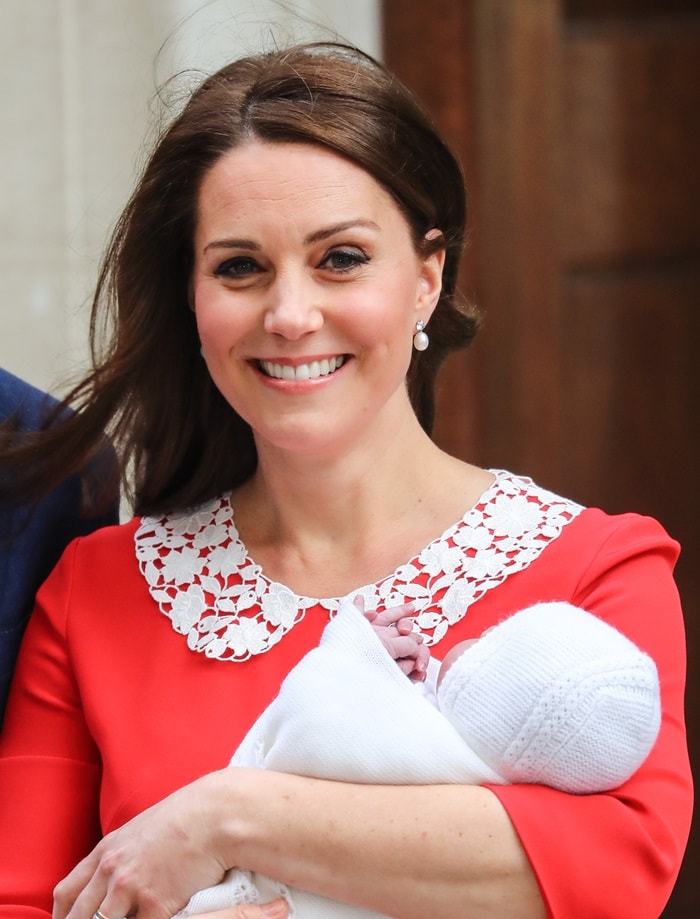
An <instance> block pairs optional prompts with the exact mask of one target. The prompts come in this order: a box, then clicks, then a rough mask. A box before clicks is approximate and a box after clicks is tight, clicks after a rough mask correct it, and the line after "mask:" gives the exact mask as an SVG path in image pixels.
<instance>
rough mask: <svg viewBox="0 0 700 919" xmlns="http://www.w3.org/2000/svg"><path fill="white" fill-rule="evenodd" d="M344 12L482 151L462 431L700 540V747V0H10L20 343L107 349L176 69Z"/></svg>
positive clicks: (8, 174) (56, 353) (5, 274)
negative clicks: (116, 237)
mask: <svg viewBox="0 0 700 919" xmlns="http://www.w3.org/2000/svg"><path fill="white" fill-rule="evenodd" d="M334 33H337V34H339V35H340V36H342V37H344V38H346V39H348V40H350V41H352V42H354V43H356V44H358V45H359V46H360V47H362V48H363V49H365V50H367V51H369V52H370V53H372V54H374V55H376V56H378V57H382V58H383V59H385V60H386V61H387V63H388V64H389V65H390V66H391V67H392V68H393V69H394V70H395V71H396V72H397V73H398V75H399V76H400V77H401V78H402V79H403V80H404V81H405V82H406V83H407V84H408V85H409V86H411V87H412V88H413V89H414V90H415V92H416V93H417V94H418V95H419V97H421V98H422V99H423V101H424V102H425V103H426V105H427V107H428V108H429V109H430V111H431V112H432V114H433V116H434V117H435V120H436V121H437V123H438V125H439V126H440V127H441V129H442V131H443V133H444V134H445V135H446V136H447V137H448V139H449V140H450V141H451V143H452V146H453V147H454V148H455V150H456V151H457V152H458V154H459V156H460V158H461V160H462V162H463V164H464V168H465V173H466V176H467V184H468V187H469V190H470V201H471V220H470V231H471V244H470V247H469V250H468V252H467V255H466V257H465V260H464V266H463V274H462V288H463V290H464V292H465V294H466V295H467V296H468V297H470V298H471V299H474V300H475V301H476V302H477V303H478V304H479V305H480V307H481V308H482V309H483V311H484V314H485V326H484V329H483V332H482V333H481V335H480V336H479V339H478V340H477V342H476V344H475V345H474V347H473V348H472V349H471V350H470V351H469V352H467V353H465V354H460V355H456V356H454V357H453V358H452V359H451V360H450V362H449V364H448V366H447V367H446V368H445V371H444V373H443V375H442V379H441V390H440V394H439V414H438V419H439V422H438V427H437V431H436V439H437V440H438V441H439V442H440V443H441V444H442V445H443V446H444V447H445V448H446V449H448V450H450V451H451V452H453V453H455V454H456V455H458V456H461V457H463V458H465V459H470V460H471V461H473V462H477V463H480V464H482V465H489V466H497V467H504V468H510V469H512V470H513V471H515V472H519V473H524V474H528V475H531V476H532V477H533V478H535V479H536V480H538V481H539V482H540V483H541V484H542V485H544V486H546V487H548V488H551V489H553V490H555V491H558V492H560V493H563V494H566V495H568V496H570V497H572V498H574V499H576V500H578V501H580V502H582V503H584V504H592V505H597V506H601V507H603V508H604V509H606V510H608V511H610V512H621V511H629V510H635V511H639V512H641V513H649V514H652V515H653V516H655V517H657V518H658V519H659V520H660V521H661V522H662V523H663V525H664V526H665V527H666V528H667V529H668V531H669V532H670V533H671V534H672V535H673V536H674V537H675V538H676V539H678V540H679V541H680V542H681V543H682V545H683V553H682V556H681V561H680V563H679V566H678V584H679V589H680V591H681V595H682V598H683V602H684V609H685V615H686V626H687V634H688V648H689V655H688V656H689V675H688V692H687V717H688V725H689V736H690V746H691V757H692V759H693V761H694V762H695V763H698V762H700V667H698V661H700V527H699V525H698V521H700V488H699V486H698V484H697V480H696V478H695V476H696V474H697V467H698V460H699V458H700V169H699V168H698V164H699V163H700V120H699V117H698V115H699V113H700V2H699V0H663V2H660V0H431V3H430V4H426V3H425V2H421V0H351V2H349V0H340V2H330V0H326V2H323V0H318V2H311V0H308V2H296V3H281V2H272V0H270V2H243V0H241V2H232V0H213V2H208V3H207V2H204V0H199V2H195V0H111V2H107V0H33V2H32V3H31V4H28V3H26V2H25V0H0V87H2V89H1V90H0V164H1V165H0V189H1V191H2V193H1V194H0V242H1V244H0V365H2V366H4V367H5V368H7V369H8V370H10V371H12V372H13V373H16V374H18V375H19V376H22V377H24V378H26V379H28V380H29V381H30V382H32V383H34V384H35V385H37V386H39V387H41V388H44V389H48V390H50V391H52V392H54V393H56V394H61V393H62V392H64V391H65V388H66V377H67V375H68V374H70V375H73V374H74V373H75V371H76V369H77V368H80V367H81V366H84V362H85V360H86V348H85V339H86V328H87V317H88V308H87V306H86V304H87V302H88V300H89V295H90V290H91V287H92V285H93V284H94V280H95V276H96V271H97V265H98V261H99V257H100V253H101V251H102V248H103V245H104V241H105V238H106V236H107V233H108V231H109V228H110V227H111V225H112V224H113V222H114V220H115V219H116V217H117V215H118V213H119V210H120V209H121V207H122V206H123V204H124V203H125V201H126V199H127V197H128V194H129V191H130V189H131V187H132V184H133V181H134V178H135V175H136V174H137V173H138V170H139V167H140V165H141V163H142V162H143V159H144V156H145V154H146V152H147V150H148V138H149V132H151V131H152V130H153V125H154V124H157V123H158V120H159V119H161V118H162V117H163V116H164V106H163V104H162V102H161V101H160V100H159V98H158V94H157V90H158V88H159V87H161V86H163V85H164V84H165V83H166V81H168V80H169V78H170V77H172V76H173V75H174V74H178V73H181V72H183V71H184V72H185V75H184V76H183V77H182V78H181V79H182V80H184V81H185V82H184V85H188V80H191V78H192V76H193V74H192V71H195V72H196V71H200V72H201V71H204V72H209V71H211V70H212V69H215V68H216V67H217V66H219V65H220V64H221V63H223V62H224V61H225V60H226V59H228V58H230V57H233V56H236V55H238V54H239V53H241V52H243V51H246V50H257V49H259V48H260V47H269V46H270V45H272V44H274V43H278V44H283V43H285V42H287V41H289V40H293V39H297V38H301V37H329V35H331V36H332V35H333V34H334ZM188 74H189V75H188ZM179 85H182V83H181V82H180V80H178V81H176V82H175V84H174V86H175V88H177V86H179ZM169 95H170V92H169V90H168V91H166V93H165V98H168V96H169ZM175 95H177V93H176V94H175ZM165 115H166V117H167V109H166V110H165ZM696 823H697V821H696ZM698 871H700V830H699V829H698V827H697V826H696V827H695V829H694V831H693V834H692V836H691V842H690V846H689V848H688V853H687V856H686V860H685V863H684V867H683V870H682V872H681V876H680V879H679V882H678V884H677V887H676V890H675V892H674V895H673V898H672V900H671V903H670V904H669V906H668V908H667V910H666V912H665V913H664V917H665V919H698V917H699V916H700V884H698V882H697V874H698Z"/></svg>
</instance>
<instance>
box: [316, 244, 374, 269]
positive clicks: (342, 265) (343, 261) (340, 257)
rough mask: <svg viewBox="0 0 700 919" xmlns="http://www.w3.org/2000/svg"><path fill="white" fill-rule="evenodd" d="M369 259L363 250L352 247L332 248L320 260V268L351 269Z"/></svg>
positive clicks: (364, 263)
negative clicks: (358, 250)
mask: <svg viewBox="0 0 700 919" xmlns="http://www.w3.org/2000/svg"><path fill="white" fill-rule="evenodd" d="M368 261H369V259H368V258H367V256H366V255H365V254H364V253H363V252H357V251H356V250H354V249H334V250H333V251H332V252H329V253H328V255H327V256H326V257H325V258H324V259H323V261H322V262H321V267H322V268H331V269H333V271H351V270H352V269H353V268H356V267H357V266H358V265H366V264H367V262H368Z"/></svg>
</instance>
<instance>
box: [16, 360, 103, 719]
mask: <svg viewBox="0 0 700 919" xmlns="http://www.w3.org/2000/svg"><path fill="white" fill-rule="evenodd" d="M55 404H56V402H55V400H54V399H52V398H51V397H49V396H47V395H46V394H45V393H43V392H41V391H40V390H38V389H35V388H34V387H33V386H30V385H29V384H27V383H25V382H24V381H22V380H20V379H18V378H17V377H15V376H13V375H12V374H10V373H7V371H4V370H1V369H0V422H1V421H4V420H6V419H7V418H9V417H10V416H13V417H15V418H16V419H17V420H18V422H19V424H20V426H21V428H22V429H23V430H25V431H29V430H35V429H37V428H39V427H40V426H41V424H42V422H43V420H44V418H45V417H46V414H47V412H49V411H50V410H51V409H52V408H53V407H54V406H55ZM97 462H99V463H100V464H102V463H105V464H107V465H108V466H109V465H111V467H112V468H111V469H109V470H104V471H103V470H102V469H100V474H105V473H110V474H111V473H112V472H113V471H114V469H115V466H116V457H115V456H114V453H112V452H108V453H107V454H106V455H101V456H100V458H99V460H98V461H97ZM88 471H89V472H93V473H94V471H95V470H94V469H93V470H88ZM82 503H83V476H82V475H81V474H76V475H73V476H71V477H70V478H68V479H66V480H65V481H64V482H63V483H61V485H59V486H58V487H57V488H56V489H54V490H53V491H52V492H51V493H50V494H48V495H47V496H46V497H45V498H44V499H42V500H41V501H40V502H39V504H38V505H36V507H34V508H25V507H8V506H3V505H1V504H0V724H1V723H2V717H3V714H4V711H5V702H6V698H7V692H8V689H9V684H10V680H11V677H12V670H13V668H14V664H15V659H16V656H17V651H18V649H19V644H20V640H21V638H22V634H23V633H24V628H25V626H26V624H27V620H28V618H29V614H30V613H31V610H32V606H33V604H34V595H35V594H36V591H37V589H38V588H39V586H40V584H41V583H42V582H43V581H44V580H45V579H46V577H48V575H49V573H50V572H51V570H52V568H53V567H54V565H55V564H56V562H57V561H58V559H59V557H60V556H61V554H62V552H63V550H64V549H65V547H66V546H67V545H68V543H69V542H70V541H71V540H72V539H74V538H75V537H77V536H82V535H85V534H87V533H90V532H91V531H92V530H95V529H97V527H101V526H106V525H108V524H114V523H117V522H118V516H119V509H118V495H116V494H115V496H114V502H113V504H112V506H111V507H110V508H109V510H108V511H107V512H106V513H103V514H99V515H97V516H85V515H84V514H83V513H82Z"/></svg>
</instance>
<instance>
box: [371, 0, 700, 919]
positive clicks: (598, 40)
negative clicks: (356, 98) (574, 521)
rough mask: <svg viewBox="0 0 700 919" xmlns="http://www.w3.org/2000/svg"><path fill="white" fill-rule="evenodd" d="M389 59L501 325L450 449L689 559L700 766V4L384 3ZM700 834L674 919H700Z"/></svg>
mask: <svg viewBox="0 0 700 919" xmlns="http://www.w3.org/2000/svg"><path fill="white" fill-rule="evenodd" d="M384 18H385V49H386V59H387V62H388V63H389V65H390V66H391V67H393V69H394V70H396V71H397V73H398V74H399V76H401V77H402V78H403V79H404V80H405V82H407V83H408V84H409V85H410V86H412V87H413V88H414V89H415V90H416V92H417V93H418V95H419V96H420V97H422V98H423V100H424V101H425V102H426V104H427V106H428V107H429V109H430V110H431V111H432V112H433V114H434V116H435V117H436V120H437V121H438V124H439V125H440V126H441V127H442V129H443V131H444V132H445V133H446V135H447V136H448V138H449V139H450V140H451V142H452V144H453V146H454V147H455V148H456V149H457V150H458V152H459V153H460V154H461V157H462V160H463V162H464V165H465V171H466V173H467V184H468V186H469V189H470V197H471V233H472V244H471V247H470V250H469V252H468V254H467V257H466V259H465V264H464V270H463V278H462V280H463V287H464V289H465V290H466V291H467V292H468V293H470V294H471V295H472V296H473V297H474V298H475V299H476V301H477V302H478V303H479V305H480V306H481V307H482V308H483V309H484V311H485V314H486V324H485V328H484V331H483V333H482V335H481V340H480V341H479V340H478V341H477V344H476V345H475V346H474V351H473V353H472V354H471V355H469V354H467V355H461V356H459V357H455V358H453V359H452V361H451V363H450V364H449V366H448V367H447V368H446V371H445V374H444V376H443V387H442V389H441V392H440V396H439V418H440V424H439V426H438V429H437V433H436V438H437V439H438V440H439V442H440V443H441V444H443V445H444V446H445V447H446V448H447V449H449V450H450V451H451V452H454V453H456V454H457V455H459V456H462V457H464V458H465V459H471V460H473V461H476V462H478V463H481V464H484V465H495V466H505V467H507V468H511V469H513V470H514V471H517V472H523V473H526V474H530V475H532V476H533V477H535V478H536V479H537V480H538V481H539V482H540V483H541V484H543V485H546V486H547V487H550V488H552V489H554V490H556V491H560V492H562V493H564V494H566V495H569V496H570V497H573V498H575V499H577V500H579V501H581V502H582V503H585V504H593V505H598V506H601V507H603V508H605V509H606V510H608V511H610V512H620V511H627V510H636V511H640V512H642V513H648V514H651V515H653V516H655V517H657V518H658V519H659V520H660V521H661V522H662V523H663V524H664V526H665V527H666V528H667V529H668V531H669V532H670V533H671V534H672V535H673V536H674V537H675V538H677V539H678V540H680V542H681V543H682V545H683V554H682V557H681V561H680V563H679V565H678V569H677V581H678V585H679V588H680V591H681V595H682V597H683V603H684V610H685V616H686V628H687V637H688V656H689V664H690V665H689V672H688V690H687V705H686V708H687V719H688V729H689V743H690V748H691V759H692V760H693V762H694V763H695V764H696V769H697V764H698V763H700V667H699V666H698V661H700V526H699V521H700V486H699V485H698V483H697V480H696V474H697V467H698V461H699V460H700V120H699V115H700V3H698V0H685V2H683V0H664V2H659V0H433V2H432V3H431V4H429V5H428V6H426V5H425V4H423V3H419V2H417V0H415V2H414V0H384ZM699 870H700V826H698V821H697V820H696V823H695V826H694V829H693V831H692V834H691V841H690V844H689V848H688V852H687V855H686V859H685V862H684V866H683V869H682V871H681V876H680V878H679V881H678V884H677V885H676V889H675V891H674V894H673V897H672V899H671V902H670V903H669V906H668V908H667V910H666V911H665V913H664V916H665V917H667V919H670V917H675V919H697V917H698V916H700V883H698V880H697V874H698V871H699Z"/></svg>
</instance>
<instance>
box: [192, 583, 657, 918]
mask: <svg viewBox="0 0 700 919" xmlns="http://www.w3.org/2000/svg"><path fill="white" fill-rule="evenodd" d="M380 634H381V630H380V629H377V630H376V631H375V629H373V627H372V624H371V623H370V622H369V620H368V619H367V618H366V617H365V616H364V615H363V614H362V612H361V611H360V610H359V609H358V608H357V606H355V605H354V604H353V603H352V602H351V600H346V601H344V603H343V604H342V605H341V607H340V609H339V611H338V613H337V615H336V616H335V618H334V619H332V620H331V621H330V623H329V624H328V625H327V626H326V628H325V630H324V633H323V636H322V638H321V642H320V644H319V646H318V647H317V648H315V649H314V650H312V651H310V652H309V653H308V654H307V655H306V656H305V657H304V658H303V659H302V660H301V661H300V662H299V664H298V665H297V666H296V667H295V668H294V669H293V670H291V671H290V673H289V674H288V676H287V677H286V679H285V680H284V682H283V683H282V686H281V688H280V692H279V694H278V696H277V698H276V699H275V700H274V701H273V702H272V703H271V704H270V705H269V706H268V708H267V709H266V710H265V711H264V712H263V714H262V715H261V716H260V718H259V719H258V720H257V721H256V722H255V724H254V725H253V727H252V728H251V730H250V731H249V732H248V734H247V735H246V737H245V738H244V740H243V742H242V744H241V746H240V747H239V748H238V750H237V751H236V753H235V754H234V756H233V759H232V760H231V764H230V765H232V766H245V767H249V768H251V767H252V768H259V769H271V770H275V771H278V772H287V773H292V774H297V775H306V776H311V777H314V778H322V779H334V780H342V781H346V782H360V783H371V784H413V785H416V784H444V783H462V784H487V783H489V784H507V783H537V784H544V785H550V786H552V787H554V788H557V789H559V790H561V791H565V792H569V793H573V794H590V793H595V792H603V791H608V790H610V789H612V788H615V787H617V786H618V785H620V784H622V782H624V781H625V780H626V779H627V778H629V777H630V776H631V775H632V773H634V772H635V771H636V770H637V769H638V768H639V766H640V765H641V764H642V762H643V761H644V759H645V758H646V757H647V755H648V753H649V751H650V750H651V748H652V746H653V744H654V741H655V740H656V736H657V734H658V730H659V725H660V720H661V709H660V700H659V685H658V676H657V672H656V667H655V665H654V662H653V661H652V660H651V658H650V657H648V655H646V654H644V653H643V652H642V651H640V650H639V649H638V648H637V647H636V646H635V645H634V644H633V643H632V642H631V641H630V640H629V639H628V638H626V637H625V636H624V635H622V634H621V633H620V632H618V631H617V630H615V629H614V628H612V626H609V625H608V624H607V623H605V622H603V621H602V620H601V619H598V618H597V617H595V616H593V615H591V614H590V613H587V612H585V611H584V610H582V609H579V608H577V607H574V606H571V605H570V604H568V603H542V604H537V605H535V606H532V607H528V608H527V609H525V610H522V611H520V612H517V613H515V614H514V615H512V616H510V617H509V618H507V619H505V620H504V621H503V622H501V623H500V624H499V625H497V626H495V627H494V628H492V629H489V630H488V631H487V632H485V633H484V635H483V636H481V638H479V639H478V640H476V641H469V642H464V643H462V645H460V646H457V647H456V648H455V649H453V651H451V652H450V654H449V655H448V656H447V658H446V659H445V666H444V667H443V668H442V671H441V665H440V663H439V662H438V661H436V660H435V659H432V660H431V661H430V663H429V665H428V668H427V679H426V681H425V683H416V682H412V681H411V679H409V678H408V677H407V676H406V674H405V673H403V672H402V670H401V669H400V668H399V667H398V666H397V664H396V662H395V661H394V660H393V658H392V657H391V655H390V653H389V652H388V651H387V648H386V647H385V646H384V643H383V642H382V639H381V638H380ZM377 700H381V705H378V704H377ZM279 896H283V897H285V898H286V900H287V901H288V903H289V907H290V912H289V916H290V919H294V917H297V919H360V917H364V919H370V917H376V916H378V914H377V913H373V912H370V911H368V910H365V909H361V908H360V907H356V906H350V905H347V904H344V903H339V902H337V901H333V900H328V899H326V898H324V897H320V896H317V895H315V894H310V893H307V892H306V891H301V890H296V889H294V890H291V889H289V888H288V887H287V886H286V885H284V884H281V883H279V882H276V881H273V880H271V879H269V878H266V877H264V876H262V875H258V874H252V873H250V872H245V871H241V870H239V869H235V868H234V869H231V870H230V871H228V872H227V874H226V877H225V878H224V880H223V881H222V882H221V883H220V884H218V885H216V886H215V887H210V888H207V889H206V890H203V891H200V892H199V893H197V894H195V896H194V897H192V899H191V900H190V902H189V903H188V905H187V906H186V907H185V909H184V910H182V911H181V912H180V913H178V919H184V917H187V916H192V915H196V914H197V913H204V912H209V911H212V910H216V909H223V908H225V907H228V906H235V905H238V904H240V903H247V902H255V903H258V902H261V903H262V902H267V901H268V900H272V899H275V898H276V897H279Z"/></svg>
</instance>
